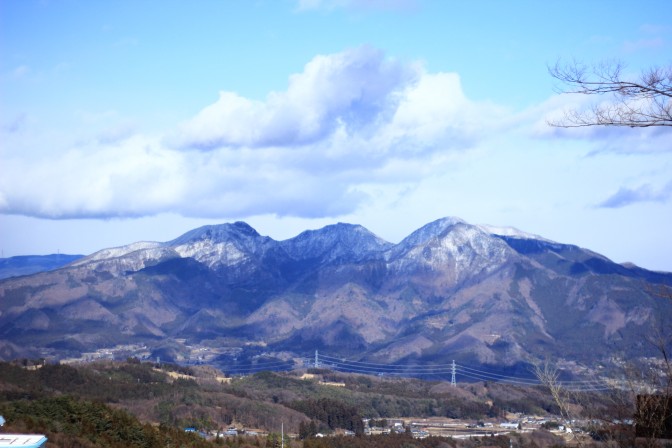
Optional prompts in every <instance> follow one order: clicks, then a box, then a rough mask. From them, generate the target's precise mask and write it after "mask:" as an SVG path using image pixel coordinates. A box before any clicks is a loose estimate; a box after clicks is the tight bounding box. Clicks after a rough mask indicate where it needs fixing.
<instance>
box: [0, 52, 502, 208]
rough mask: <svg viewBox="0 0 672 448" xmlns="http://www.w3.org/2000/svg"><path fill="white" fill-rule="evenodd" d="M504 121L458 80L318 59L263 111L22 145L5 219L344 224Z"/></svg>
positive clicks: (6, 193) (233, 103) (6, 181)
mask: <svg viewBox="0 0 672 448" xmlns="http://www.w3.org/2000/svg"><path fill="white" fill-rule="evenodd" d="M108 115H109V114H108ZM508 115H510V114H509V113H508V111H506V110H504V109H503V108H501V107H498V106H496V105H492V104H489V103H479V102H474V101H471V100H469V99H468V98H467V97H466V96H465V95H464V92H463V90H462V87H461V84H460V79H459V76H458V75H457V74H454V73H427V72H426V70H425V69H424V68H423V67H422V66H421V65H419V64H417V63H404V62H401V61H395V60H391V59H389V58H386V57H385V55H384V54H383V53H382V52H381V51H379V50H376V49H373V48H370V47H360V48H356V49H353V50H348V51H344V52H342V53H337V54H332V55H323V56H317V57H315V58H314V59H313V60H311V61H310V62H309V63H308V64H306V66H305V68H304V70H303V71H302V72H301V73H298V74H294V75H292V76H290V77H289V82H288V87H287V89H286V90H284V91H280V92H272V93H270V94H269V95H268V96H267V98H266V100H265V101H255V100H252V99H249V98H245V97H242V96H241V95H239V94H237V93H235V92H223V93H221V94H220V98H219V99H218V101H217V102H215V103H214V104H211V105H209V106H207V107H205V108H204V109H203V110H201V111H200V112H199V113H197V114H196V115H195V116H194V117H193V118H192V119H190V120H188V121H186V122H185V123H183V124H182V125H181V126H180V127H179V130H178V131H177V132H176V133H172V134H166V135H159V136H150V135H143V134H140V133H137V131H134V127H133V126H132V125H128V124H125V122H124V121H123V120H122V119H120V117H117V116H116V114H113V115H112V117H107V115H105V117H107V119H103V123H102V124H106V123H109V121H110V118H113V119H114V120H112V121H114V122H116V123H119V124H118V125H115V124H114V123H111V124H109V125H107V126H106V127H103V128H102V130H99V131H95V132H94V133H93V135H91V132H92V131H91V129H88V130H87V131H85V132H84V134H83V136H81V135H80V136H77V137H76V138H75V141H80V142H82V141H84V142H86V143H85V144H84V143H77V144H72V145H70V146H68V147H64V148H61V149H54V150H53V151H45V150H44V149H42V148H35V149H37V152H34V150H29V151H25V148H27V147H29V145H27V144H26V143H25V142H23V143H22V142H20V141H17V140H16V139H19V138H22V137H21V136H18V135H16V136H15V141H13V143H12V144H11V145H9V146H5V148H4V149H3V154H2V158H3V164H2V170H3V175H2V176H0V197H1V198H2V202H1V203H0V213H6V214H21V215H27V216H37V217H47V218H57V219H58V218H109V217H124V216H129V217H134V216H143V215H154V214H159V213H164V212H172V213H179V214H181V215H183V216H190V217H207V218H220V219H221V218H230V217H244V216H253V215H264V214H275V215H279V216H297V217H309V218H316V217H335V216H342V215H345V214H348V213H352V212H354V211H355V210H357V209H358V207H360V206H361V205H362V204H364V203H365V202H366V201H367V200H368V198H369V196H368V195H369V194H370V192H371V191H373V190H375V187H374V186H376V185H380V186H385V185H389V186H393V184H394V185H395V187H394V188H396V189H397V190H399V188H398V187H399V185H404V188H407V187H411V186H412V185H414V184H416V183H417V182H419V181H420V180H421V179H423V178H425V177H426V176H431V175H432V174H433V173H438V172H445V171H446V169H449V167H450V164H451V163H452V159H451V157H450V156H449V154H450V153H454V152H455V151H457V152H460V151H463V150H466V149H469V148H472V147H475V146H477V145H478V144H479V142H483V141H484V140H485V139H487V138H489V137H490V136H493V135H497V134H498V133H499V132H501V131H502V130H504V129H505V128H506V126H508V124H507V123H510V121H511V118H507V117H508ZM78 118H79V119H80V120H81V121H82V123H84V124H86V125H85V126H83V127H84V128H90V127H91V120H92V118H91V117H90V116H88V115H87V114H83V115H81V116H79V117H78ZM103 118H104V117H103ZM94 122H95V123H98V120H94ZM95 123H94V124H95ZM95 127H98V125H96V126H95ZM87 133H88V135H87ZM23 134H26V135H33V136H34V135H38V134H37V133H35V132H32V130H30V129H27V130H26V132H25V133H23ZM23 134H22V135H23ZM41 143H42V145H44V146H45V147H49V143H50V142H48V141H42V142H41ZM31 144H32V145H33V146H34V145H35V141H31ZM33 154H39V155H33Z"/></svg>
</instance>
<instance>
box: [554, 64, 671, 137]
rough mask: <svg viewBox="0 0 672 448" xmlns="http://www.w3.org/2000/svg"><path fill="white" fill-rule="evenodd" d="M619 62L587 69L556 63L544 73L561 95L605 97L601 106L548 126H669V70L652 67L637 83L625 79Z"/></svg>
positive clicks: (581, 66) (569, 115) (566, 116)
mask: <svg viewBox="0 0 672 448" xmlns="http://www.w3.org/2000/svg"><path fill="white" fill-rule="evenodd" d="M623 69H624V66H623V65H622V64H621V63H620V62H605V63H601V64H598V65H594V66H587V65H584V64H581V63H579V62H576V61H574V62H572V63H568V64H563V63H560V62H559V61H558V62H556V64H555V65H554V66H552V67H549V68H548V71H549V73H550V75H551V76H552V77H554V78H555V79H557V80H558V81H560V82H561V83H562V84H563V85H564V86H565V88H562V89H560V90H559V92H561V93H580V94H583V95H599V96H602V95H604V96H607V97H609V101H608V102H607V103H605V104H595V105H593V106H592V107H590V108H588V109H587V110H576V109H574V110H570V111H567V112H566V113H565V116H564V118H563V119H562V120H559V121H550V122H549V124H550V125H551V126H556V127H564V128H572V127H586V126H628V127H651V126H672V66H668V67H653V68H650V69H649V70H647V71H645V72H643V73H642V74H641V75H640V76H639V78H638V79H627V78H625V77H624V75H623Z"/></svg>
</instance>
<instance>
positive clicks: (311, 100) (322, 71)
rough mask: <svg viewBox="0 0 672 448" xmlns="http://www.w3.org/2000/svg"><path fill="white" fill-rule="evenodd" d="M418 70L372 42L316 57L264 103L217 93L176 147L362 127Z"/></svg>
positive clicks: (284, 142) (284, 141)
mask: <svg viewBox="0 0 672 448" xmlns="http://www.w3.org/2000/svg"><path fill="white" fill-rule="evenodd" d="M415 77H416V72H415V70H413V68H412V67H410V66H409V65H405V64H402V63H400V62H396V61H391V60H388V59H386V58H385V56H384V54H383V53H382V52H381V51H379V50H376V49H373V48H370V47H359V48H356V49H353V50H350V51H345V52H343V53H338V54H335V55H329V56H317V57H315V58H314V59H313V60H312V61H310V62H309V63H308V64H306V66H305V69H304V71H303V72H302V73H299V74H295V75H293V76H291V77H290V80H289V86H288V89H287V90H286V91H284V92H273V93H271V94H269V95H268V97H267V99H266V101H265V102H261V101H253V100H250V99H247V98H243V97H241V96H239V95H238V94H236V93H235V92H220V94H219V99H218V100H217V102H215V103H214V104H211V105H210V106H208V107H206V108H205V109H203V110H202V111H201V112H200V113H199V114H197V115H196V117H194V118H193V119H191V120H189V121H187V122H186V123H184V124H183V125H182V127H181V129H180V133H179V134H178V135H177V136H176V137H175V139H176V142H177V144H178V146H181V147H186V148H190V147H192V148H193V147H195V148H200V149H214V148H217V147H221V146H250V147H259V146H288V145H302V144H306V143H311V142H314V141H316V140H320V139H322V138H324V137H325V136H327V135H328V134H330V133H331V132H333V131H334V130H335V129H336V128H338V127H339V126H344V127H346V128H349V129H355V130H357V129H362V128H366V127H367V126H370V125H373V124H375V122H376V121H377V120H378V119H380V118H382V117H384V116H385V114H386V113H389V112H390V111H393V110H394V108H395V107H396V104H395V103H396V98H397V97H396V95H395V93H397V92H399V91H400V90H403V89H404V88H406V87H407V86H408V85H409V84H411V83H412V82H413V81H414V79H415Z"/></svg>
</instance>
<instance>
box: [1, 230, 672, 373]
mask: <svg viewBox="0 0 672 448" xmlns="http://www.w3.org/2000/svg"><path fill="white" fill-rule="evenodd" d="M669 285H672V274H669V273H660V272H651V271H647V270H645V269H641V268H638V267H635V266H631V265H620V264H617V263H614V262H612V261H610V260H608V259H607V258H606V257H603V256H601V255H599V254H596V253H594V252H591V251H589V250H586V249H582V248H579V247H577V246H573V245H567V244H560V243H556V242H553V241H549V240H546V239H544V238H541V237H537V236H534V235H529V234H526V233H523V232H519V231H514V230H512V229H498V228H492V227H487V226H475V225H471V224H468V223H466V222H464V221H463V220H460V219H458V218H443V219H440V220H437V221H435V222H432V223H429V224H427V225H426V226H424V227H422V228H420V229H418V230H417V231H415V232H413V233H412V234H411V235H409V236H408V237H407V238H405V239H404V240H402V241H401V242H400V243H398V244H392V243H388V242H385V241H383V240H382V239H380V238H379V237H377V236H376V235H374V234H373V233H371V232H369V231H368V230H366V229H365V228H363V227H361V226H357V225H351V224H336V225H331V226H327V227H324V228H322V229H319V230H313V231H306V232H304V233H302V234H300V235H298V236H296V237H294V238H291V239H288V240H284V241H276V240H273V239H272V238H269V237H265V236H262V235H259V233H258V232H257V231H256V230H254V229H253V228H252V227H250V226H249V225H248V224H246V223H242V222H237V223H233V224H222V225H218V226H206V227H202V228H199V229H195V230H193V231H190V232H187V233H186V234H184V235H182V236H180V237H178V238H176V239H174V240H172V241H169V242H165V243H158V242H142V243H134V244H131V245H128V246H124V247H120V248H111V249H105V250H102V251H99V252H97V253H94V254H92V255H90V256H88V257H84V258H82V259H80V260H77V261H75V262H74V263H72V264H70V265H68V266H66V267H64V268H61V269H58V270H55V271H51V272H43V273H39V274H35V275H31V276H25V277H18V278H13V279H6V280H4V281H2V282H0V312H1V314H0V338H1V339H2V341H3V344H2V345H3V346H2V347H0V349H1V351H0V355H2V356H3V357H4V358H5V359H12V358H13V357H17V356H21V355H31V356H46V357H54V358H60V357H65V356H81V354H82V353H84V352H93V351H95V350H100V349H102V348H106V347H107V348H110V347H115V346H122V345H127V344H135V345H137V346H139V347H142V350H144V352H146V353H147V355H148V356H152V357H156V356H161V357H163V359H165V360H170V359H175V360H189V356H190V355H185V353H187V352H189V348H188V347H190V346H195V345H198V346H200V347H206V348H210V349H211V350H213V352H215V351H216V352H217V356H216V357H214V358H210V361H212V363H214V364H218V365H225V364H229V363H232V362H240V361H241V360H249V359H252V358H254V357H258V356H266V357H270V358H273V357H275V358H281V359H283V360H287V361H289V362H300V359H302V358H303V357H304V356H305V355H307V354H310V353H312V352H313V351H314V350H316V349H319V350H323V351H326V352H328V353H330V354H332V355H334V356H341V357H347V358H350V359H357V360H367V361H370V362H379V363H396V364H403V363H429V364H431V363H447V362H450V361H451V360H453V359H456V360H458V362H462V363H467V364H472V365H476V364H477V365H499V366H514V365H517V364H520V363H527V362H533V361H534V360H539V359H542V358H548V357H553V358H555V359H558V360H559V361H566V362H568V363H579V364H580V363H590V364H592V365H595V364H596V363H600V364H602V365H608V364H609V363H610V362H612V361H613V359H614V357H615V356H616V357H619V358H623V357H624V358H628V359H634V358H635V357H640V356H649V355H651V354H655V353H654V351H655V349H654V348H652V347H651V346H650V345H648V344H647V343H646V338H645V336H646V335H647V334H649V332H650V330H651V328H652V327H654V326H657V325H660V323H661V319H662V320H665V319H669V318H671V317H672V303H670V301H666V300H662V299H661V298H660V297H659V296H658V295H657V292H658V291H661V290H662V291H666V289H665V288H668V287H669ZM596 353H599V354H600V355H599V356H600V359H595V354H596Z"/></svg>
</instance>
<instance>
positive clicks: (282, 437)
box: [280, 422, 285, 448]
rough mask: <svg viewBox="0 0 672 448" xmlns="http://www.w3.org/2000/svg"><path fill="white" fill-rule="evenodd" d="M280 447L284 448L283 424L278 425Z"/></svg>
mask: <svg viewBox="0 0 672 448" xmlns="http://www.w3.org/2000/svg"><path fill="white" fill-rule="evenodd" d="M280 440H281V442H280V446H281V447H282V448H285V422H282V423H280Z"/></svg>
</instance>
